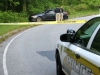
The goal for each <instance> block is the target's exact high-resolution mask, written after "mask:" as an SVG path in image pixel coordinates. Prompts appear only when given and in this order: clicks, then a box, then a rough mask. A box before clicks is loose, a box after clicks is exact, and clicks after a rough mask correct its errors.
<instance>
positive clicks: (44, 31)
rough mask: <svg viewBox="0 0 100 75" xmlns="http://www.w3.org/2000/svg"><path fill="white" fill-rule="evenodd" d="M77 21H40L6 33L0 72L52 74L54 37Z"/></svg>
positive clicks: (7, 74) (8, 74)
mask: <svg viewBox="0 0 100 75" xmlns="http://www.w3.org/2000/svg"><path fill="white" fill-rule="evenodd" d="M87 18H88V19H90V18H91V17H90V16H89V17H86V19H87ZM79 19H83V18H79ZM81 25H82V24H61V25H59V24H58V25H41V26H37V27H34V28H30V29H28V30H26V31H23V32H21V33H19V34H16V35H14V36H12V37H10V38H9V39H7V40H6V41H5V42H3V43H2V44H0V60H2V61H0V75H56V63H55V57H54V54H55V45H56V42H57V40H59V37H60V35H61V34H63V33H65V32H66V31H67V29H68V28H74V29H75V30H77V29H78V28H79V27H80V26H81Z"/></svg>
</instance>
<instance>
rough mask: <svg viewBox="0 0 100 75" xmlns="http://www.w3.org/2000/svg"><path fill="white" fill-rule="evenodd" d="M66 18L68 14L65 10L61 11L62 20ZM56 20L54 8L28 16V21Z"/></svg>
mask: <svg viewBox="0 0 100 75" xmlns="http://www.w3.org/2000/svg"><path fill="white" fill-rule="evenodd" d="M65 19H68V14H67V12H63V20H65ZM54 20H56V18H55V12H54V10H53V9H52V10H51V9H50V10H46V11H44V12H42V13H40V14H36V15H30V16H29V21H30V22H36V21H37V22H39V21H54Z"/></svg>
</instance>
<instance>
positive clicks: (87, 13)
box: [69, 10, 99, 18]
mask: <svg viewBox="0 0 100 75" xmlns="http://www.w3.org/2000/svg"><path fill="white" fill-rule="evenodd" d="M95 14H99V10H88V11H80V12H74V13H71V14H69V18H76V17H83V16H90V15H95Z"/></svg>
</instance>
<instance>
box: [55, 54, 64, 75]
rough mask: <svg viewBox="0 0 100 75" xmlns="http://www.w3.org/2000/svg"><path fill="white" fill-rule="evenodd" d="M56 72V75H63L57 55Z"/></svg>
mask: <svg viewBox="0 0 100 75" xmlns="http://www.w3.org/2000/svg"><path fill="white" fill-rule="evenodd" d="M56 72H57V75H64V73H63V71H62V66H61V61H60V56H59V54H57V55H56Z"/></svg>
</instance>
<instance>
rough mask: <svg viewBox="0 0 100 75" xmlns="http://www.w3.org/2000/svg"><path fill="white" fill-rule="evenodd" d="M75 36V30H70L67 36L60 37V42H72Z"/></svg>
mask: <svg viewBox="0 0 100 75" xmlns="http://www.w3.org/2000/svg"><path fill="white" fill-rule="evenodd" d="M74 35H75V30H73V29H68V30H67V33H66V34H62V35H61V36H60V40H61V41H63V42H72V40H73V37H74Z"/></svg>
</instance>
